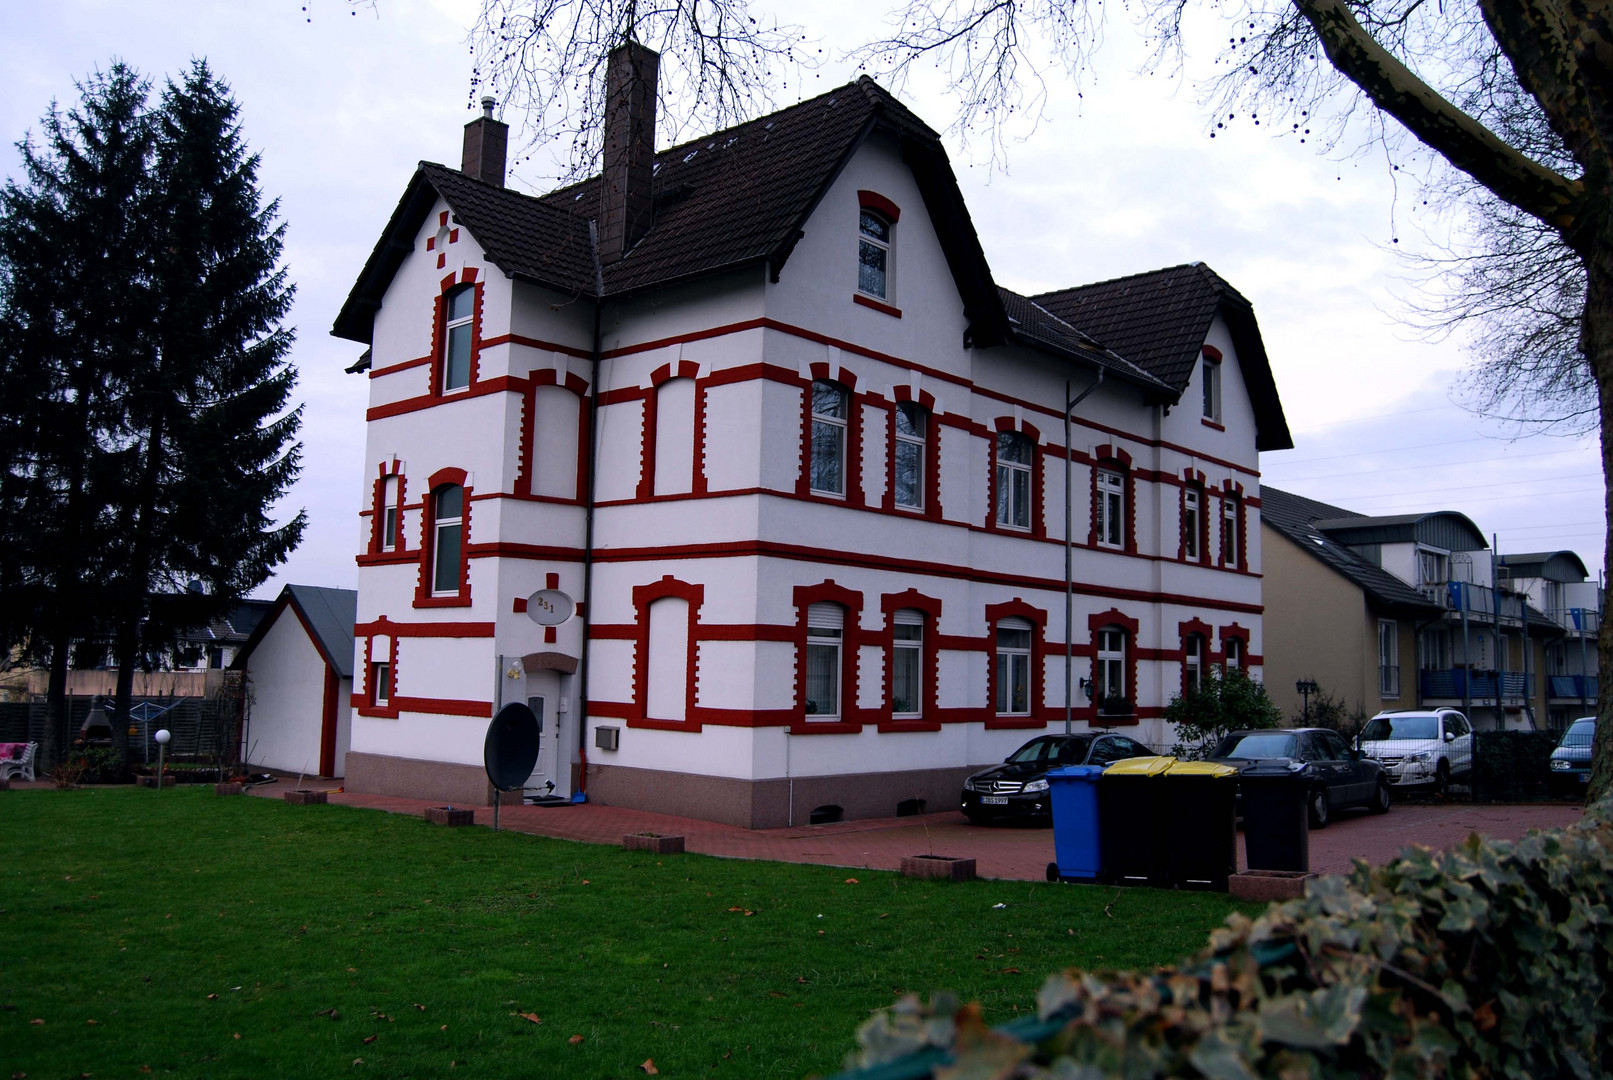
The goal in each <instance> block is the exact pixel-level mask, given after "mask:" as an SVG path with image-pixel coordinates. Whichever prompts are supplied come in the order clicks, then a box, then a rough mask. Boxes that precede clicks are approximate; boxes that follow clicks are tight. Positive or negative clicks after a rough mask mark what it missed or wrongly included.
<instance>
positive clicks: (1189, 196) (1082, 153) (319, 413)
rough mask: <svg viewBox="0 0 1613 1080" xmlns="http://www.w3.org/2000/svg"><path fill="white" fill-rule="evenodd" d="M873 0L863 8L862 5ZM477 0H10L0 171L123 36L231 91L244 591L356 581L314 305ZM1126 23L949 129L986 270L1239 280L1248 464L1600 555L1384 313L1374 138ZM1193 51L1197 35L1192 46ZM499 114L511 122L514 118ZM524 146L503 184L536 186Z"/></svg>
mask: <svg viewBox="0 0 1613 1080" xmlns="http://www.w3.org/2000/svg"><path fill="white" fill-rule="evenodd" d="M870 7H871V6H870V5H861V8H863V9H868V8H870ZM475 8H476V5H475V3H474V0H382V2H381V3H380V4H379V6H378V7H376V8H374V9H363V8H361V9H358V11H357V13H356V14H355V13H353V12H352V11H351V10H350V9H349V7H348V6H347V5H346V4H345V3H341V2H339V0H310V2H309V3H308V6H307V9H306V10H305V9H304V7H303V4H302V3H301V2H300V0H256V2H253V3H239V2H229V3H226V2H222V0H221V2H216V3H205V2H200V0H161V2H151V0H148V2H139V0H56V2H53V3H50V4H29V5H15V6H14V9H13V10H11V11H9V12H8V18H7V26H6V33H5V35H3V36H0V72H4V74H3V75H0V136H3V142H4V144H5V145H4V147H3V149H0V172H3V173H4V174H5V175H6V176H8V177H16V176H17V175H18V174H19V164H18V157H17V154H16V152H15V150H14V149H13V147H12V145H11V144H13V143H15V142H16V141H17V140H19V139H21V138H22V137H23V136H24V135H25V133H26V132H28V131H29V130H30V129H37V128H38V118H39V116H40V115H41V114H42V113H43V112H45V110H46V109H47V108H48V107H49V105H50V103H51V101H52V100H53V99H54V100H57V101H60V102H62V103H63V104H71V103H72V102H73V101H74V99H75V98H76V96H77V92H76V90H75V89H74V80H76V79H82V78H83V77H84V76H85V75H87V74H88V73H90V72H91V71H93V70H95V69H96V68H97V67H105V66H106V65H107V64H108V63H109V62H110V61H111V60H112V59H114V58H121V59H123V60H124V61H126V62H128V63H130V64H131V65H133V66H135V67H136V68H138V69H139V70H141V71H142V72H144V73H146V74H147V75H149V76H152V77H154V78H155V79H157V80H159V81H160V79H161V78H162V77H163V76H165V75H170V74H177V73H178V72H179V71H180V70H181V69H182V68H183V67H184V65H186V64H187V63H188V61H189V60H190V58H191V57H198V56H200V57H206V58H207V59H208V60H209V61H210V62H211V64H212V65H213V68H214V70H215V71H216V72H217V73H218V74H219V75H221V76H222V77H224V78H225V79H227V80H228V81H229V82H230V83H231V84H232V85H233V87H234V89H235V95H236V98H237V100H238V101H239V102H240V104H241V107H242V120H243V123H244V125H245V134H246V138H247V141H248V142H249V144H250V145H251V146H252V147H253V148H254V149H256V150H258V151H259V152H261V154H262V156H263V165H262V171H261V173H260V178H261V182H262V186H263V190H264V191H265V193H266V194H267V195H269V196H270V197H277V198H279V199H280V209H281V215H282V218H283V219H284V221H285V222H286V223H287V225H288V230H287V246H286V262H287V264H288V265H289V267H290V270H291V276H292V279H293V280H294V281H295V282H296V283H297V301H296V306H295V307H294V309H293V311H292V316H291V318H292V321H293V322H294V324H295V326H296V328H297V336H298V340H297V345H296V347H295V350H294V353H293V355H294V358H295V362H296V364H297V368H298V371H299V385H298V397H299V399H300V400H302V401H303V402H305V403H306V407H305V412H304V426H303V433H302V440H303V444H304V471H303V476H302V478H301V480H300V481H299V482H298V484H297V485H296V487H295V488H294V489H293V490H292V492H291V495H290V497H289V499H288V500H287V501H286V505H285V507H284V508H283V509H284V510H285V512H286V513H290V512H294V511H295V509H296V508H299V507H300V508H303V509H306V511H307V513H308V518H309V527H308V531H307V533H306V535H305V538H304V541H303V544H302V546H301V548H299V549H298V551H297V552H296V553H294V554H293V555H292V557H291V560H290V562H289V563H288V564H287V565H286V566H285V567H283V568H282V569H281V572H280V573H279V574H278V575H277V576H276V577H275V578H274V579H272V580H271V581H269V582H267V583H266V584H265V585H264V586H262V587H261V588H260V589H259V590H258V591H257V593H256V595H259V596H273V595H274V594H275V593H276V592H278V591H279V588H280V586H281V585H282V584H284V583H286V582H290V581H296V582H301V583H307V584H316V585H332V586H343V587H352V586H353V584H354V581H355V578H356V573H355V567H354V563H353V555H354V553H355V552H356V551H357V550H358V533H359V529H358V518H357V512H358V509H359V499H360V491H361V488H362V484H363V480H362V472H363V469H362V466H363V461H362V458H363V448H364V421H363V416H364V408H365V404H366V396H367V389H368V387H367V381H366V380H365V379H364V378H362V377H360V376H353V375H346V374H344V373H343V370H342V369H343V368H345V367H347V366H348V365H349V364H351V363H352V362H353V361H354V360H355V359H356V358H357V356H358V354H359V352H361V351H362V350H361V347H359V346H357V345H354V344H353V343H351V342H346V341H341V340H338V339H336V338H332V337H331V336H330V332H329V331H330V326H331V322H332V320H333V318H334V316H335V313H336V311H337V309H338V308H339V307H340V305H341V302H342V300H343V299H345V297H346V295H347V293H348V290H349V289H350V288H351V286H352V283H353V281H354V279H355V277H356V276H357V274H358V271H359V269H360V268H361V267H362V265H363V263H364V260H365V258H366V257H367V256H368V254H369V252H370V249H371V247H372V246H373V245H374V243H375V241H376V239H377V237H378V236H379V234H380V230H381V228H382V226H383V225H384V224H385V222H386V219H387V217H388V215H389V214H390V213H391V211H392V208H393V206H394V205H395V204H396V202H397V199H398V197H399V196H400V195H401V194H402V192H403V188H404V186H405V184H406V183H407V182H408V179H409V176H410V174H411V172H412V171H413V169H414V166H415V163H416V162H417V161H419V160H421V159H427V160H432V161H439V162H444V163H447V164H457V163H458V161H459V147H460V137H461V127H462V125H463V124H464V123H465V121H466V120H467V119H469V118H470V115H471V114H470V113H469V112H468V111H467V105H468V103H469V101H470V97H471V94H470V82H469V80H470V56H469V51H468V47H467V45H466V41H465V34H466V29H467V27H468V25H469V23H470V20H471V18H472V15H473V14H474V11H475ZM790 17H791V18H793V19H796V20H801V21H803V22H807V23H808V29H809V31H810V32H811V33H812V34H814V35H815V36H818V37H821V38H822V40H823V44H824V47H825V56H826V57H827V58H828V59H827V61H826V63H825V65H824V67H823V68H822V69H821V70H820V71H819V72H817V73H815V74H814V75H812V76H810V77H809V78H808V79H807V80H806V82H805V85H804V86H800V87H798V86H793V85H792V86H790V87H789V88H788V89H786V90H783V91H780V92H779V95H778V100H779V103H780V104H787V103H789V102H791V101H794V100H796V99H797V95H798V94H799V93H801V92H803V91H804V93H805V94H807V95H811V94H815V93H818V92H820V91H821V90H824V89H828V88H829V87H831V86H833V85H836V84H838V83H840V82H845V81H848V80H849V79H850V78H852V77H854V75H855V72H854V70H853V69H852V68H851V66H850V65H849V64H847V63H845V62H842V61H840V60H839V59H838V56H839V52H840V50H841V49H842V48H844V47H846V46H849V45H852V44H855V43H856V42H857V41H858V40H859V39H860V38H861V37H865V36H867V35H868V34H870V33H872V32H876V31H877V29H878V24H877V22H873V21H870V19H869V17H868V16H865V15H863V14H862V13H861V12H860V10H859V6H858V5H855V4H852V3H836V4H814V5H813V6H812V7H811V8H810V9H808V8H806V7H805V6H804V5H798V6H796V7H795V8H794V9H793V11H792V13H791V15H790ZM1137 58H1138V52H1137V46H1136V44H1135V41H1134V39H1133V38H1132V36H1131V35H1130V34H1129V32H1128V31H1127V29H1126V27H1125V26H1123V25H1122V26H1111V28H1110V31H1109V33H1108V35H1107V40H1106V44H1105V47H1104V51H1103V52H1102V53H1101V54H1100V59H1101V66H1100V67H1099V68H1098V69H1097V70H1096V72H1095V74H1094V78H1093V80H1092V81H1090V82H1089V83H1088V84H1087V85H1086V86H1085V87H1084V88H1083V91H1084V92H1083V94H1082V96H1080V97H1077V96H1076V95H1075V93H1074V92H1073V90H1072V89H1071V88H1070V87H1068V85H1067V84H1066V83H1064V82H1062V81H1060V80H1057V79H1054V80H1052V82H1051V87H1052V90H1053V92H1052V94H1051V95H1050V98H1049V103H1048V112H1047V115H1046V118H1045V120H1044V121H1043V123H1042V124H1041V125H1040V127H1039V128H1038V129H1037V130H1036V131H1035V132H1034V133H1033V134H1031V135H1030V136H1029V137H1028V138H1027V139H1026V140H1025V141H1023V142H1018V143H1015V144H1012V145H1011V146H1010V147H1009V156H1008V160H1007V172H1006V173H1005V172H1002V171H993V170H992V169H990V168H988V167H986V166H985V165H984V164H982V163H981V162H979V161H976V160H973V159H972V157H971V155H970V154H969V153H968V152H965V151H963V150H961V149H959V146H958V139H957V138H956V136H955V134H954V133H951V132H948V134H947V144H948V147H949V150H951V151H952V153H953V158H954V167H955V170H956V172H957V173H958V175H959V178H960V180H961V181H962V183H963V187H964V196H965V198H966V199H967V200H968V203H969V206H970V209H971V212H972V214H973V216H974V222H975V227H976V229H977V230H978V231H979V234H980V239H981V242H982V244H983V246H984V248H985V251H986V255H987V258H988V259H989V260H990V262H991V266H992V271H993V273H994V275H995V276H996V278H997V280H998V281H999V282H1000V283H1002V284H1003V285H1005V286H1007V287H1009V288H1012V289H1016V290H1018V291H1020V292H1027V293H1030V292H1038V291H1042V290H1046V289H1052V288H1058V287H1063V286H1070V285H1077V284H1082V283H1086V282H1091V281H1099V280H1103V279H1106V278H1111V277H1117V276H1120V275H1124V274H1130V273H1136V272H1138V271H1142V270H1150V269H1155V268H1158V267H1163V266H1171V265H1175V264H1178V263H1184V262H1192V261H1203V262H1206V263H1208V264H1209V265H1210V266H1211V267H1213V268H1214V269H1215V270H1216V271H1217V272H1218V273H1220V274H1221V275H1222V276H1223V277H1225V278H1226V279H1227V280H1228V281H1230V282H1231V283H1232V284H1233V285H1234V286H1235V287H1236V288H1238V289H1239V290H1240V291H1241V292H1242V293H1243V294H1244V295H1245V296H1247V297H1248V298H1249V299H1250V301H1251V302H1253V304H1254V308H1255V314H1256V316H1257V318H1258V319H1259V321H1260V327H1261V332H1262V335H1263V336H1264V339H1265V343H1266V349H1267V352H1268V353H1269V354H1270V357H1271V361H1272V367H1273V369H1274V371H1275V374H1276V379H1277V387H1278V390H1279V391H1280V392H1281V394H1282V401H1283V408H1284V410H1285V412H1286V414H1287V417H1288V423H1289V427H1290V429H1291V430H1292V432H1293V436H1294V449H1293V450H1288V451H1283V452H1281V453H1274V454H1267V455H1264V456H1263V458H1262V462H1261V468H1262V471H1263V481H1264V482H1265V483H1269V484H1271V485H1274V486H1277V487H1282V488H1285V489H1287V490H1290V491H1294V492H1297V493H1299V494H1302V495H1306V496H1309V497H1311V498H1315V499H1321V500H1324V501H1326V502H1331V503H1335V504H1337V505H1340V506H1343V507H1346V508H1349V509H1352V510H1358V511H1360V512H1362V513H1374V514H1376V513H1400V512H1408V511H1414V510H1445V509H1449V510H1459V511H1461V512H1463V513H1466V514H1467V515H1468V516H1469V517H1471V518H1472V519H1473V520H1474V522H1475V523H1476V524H1477V525H1478V526H1479V528H1480V529H1481V530H1482V531H1483V532H1484V533H1485V534H1486V535H1488V534H1490V533H1496V534H1498V535H1499V549H1500V551H1501V552H1502V553H1503V554H1504V553H1507V552H1522V551H1536V550H1542V549H1544V550H1556V549H1559V548H1568V549H1572V550H1574V551H1577V552H1578V553H1579V554H1580V555H1581V557H1582V558H1583V559H1584V560H1585V562H1586V565H1587V566H1588V567H1590V569H1591V571H1592V574H1593V575H1594V574H1595V573H1597V572H1598V571H1599V569H1600V567H1601V565H1602V545H1603V528H1604V522H1603V514H1602V510H1601V506H1602V499H1601V495H1600V492H1601V483H1602V479H1601V470H1600V467H1599V456H1598V453H1597V451H1596V448H1595V441H1594V439H1590V438H1568V439H1565V438H1560V437H1543V436H1536V437H1532V438H1526V439H1521V440H1517V441H1509V439H1508V438H1507V436H1508V435H1509V434H1511V433H1510V432H1509V431H1507V430H1505V429H1503V428H1501V427H1500V426H1498V425H1495V424H1492V423H1486V422H1483V421H1480V420H1477V419H1475V418H1474V417H1473V416H1472V415H1471V414H1469V413H1467V412H1466V411H1464V410H1463V409H1461V408H1460V407H1458V406H1457V405H1456V404H1455V403H1454V402H1455V401H1456V400H1459V399H1460V396H1461V395H1460V394H1459V392H1458V389H1457V382H1458V379H1459V378H1460V376H1461V374H1462V372H1463V370H1464V368H1465V366H1466V364H1467V358H1466V356H1465V354H1464V352H1463V351H1462V348H1461V344H1460V342H1456V341H1447V342H1443V343H1430V342H1428V341H1426V340H1423V339H1422V338H1420V337H1419V336H1418V335H1417V334H1416V333H1415V332H1413V331H1412V330H1410V329H1408V328H1407V326H1406V325H1405V321H1404V316H1405V312H1406V304H1405V297H1406V296H1408V295H1409V287H1408V286H1407V285H1406V284H1404V279H1405V278H1406V277H1407V276H1408V267H1407V266H1406V265H1405V264H1404V263H1403V262H1401V261H1400V260H1399V259H1398V258H1397V256H1396V254H1395V251H1394V246H1395V245H1394V244H1393V241H1394V240H1395V239H1396V238H1397V237H1398V238H1400V240H1401V244H1402V246H1407V245H1411V244H1413V243H1415V242H1416V241H1417V239H1418V237H1419V236H1420V234H1421V226H1422V224H1423V223H1422V222H1421V221H1420V220H1419V218H1418V214H1419V213H1426V211H1423V210H1422V208H1421V205H1420V202H1419V201H1418V198H1417V197H1415V196H1414V194H1413V192H1412V190H1411V189H1410V188H1408V187H1407V186H1406V185H1405V183H1404V182H1402V184H1401V186H1400V187H1399V190H1398V193H1397V190H1396V187H1395V185H1394V183H1393V180H1394V179H1395V176H1394V174H1392V173H1391V171H1390V169H1389V168H1388V166H1387V165H1386V164H1385V163H1384V159H1383V158H1382V157H1381V156H1378V157H1372V156H1370V155H1369V156H1367V157H1366V158H1364V159H1362V160H1343V161H1341V160H1338V159H1337V158H1328V157H1325V156H1322V155H1319V154H1318V153H1317V152H1316V146H1315V144H1314V142H1312V143H1308V144H1305V145H1301V144H1300V143H1299V142H1298V141H1297V140H1296V139H1291V138H1274V137H1272V134H1271V132H1270V129H1269V127H1267V128H1256V127H1253V126H1249V125H1246V124H1245V125H1235V126H1234V127H1233V128H1232V129H1231V130H1229V131H1226V132H1222V133H1221V134H1220V136H1219V137H1217V138H1215V139H1213V140H1212V139H1211V138H1209V136H1208V130H1209V128H1210V127H1211V126H1212V125H1211V124H1210V123H1209V122H1208V120H1207V117H1206V114H1205V111H1204V110H1203V109H1202V108H1201V107H1200V106H1199V105H1198V104H1197V101H1196V98H1195V96H1194V94H1193V92H1192V90H1191V88H1190V87H1183V86H1181V85H1179V84H1178V83H1177V82H1173V81H1171V80H1169V79H1165V78H1161V77H1157V76H1154V77H1150V76H1135V75H1134V74H1133V70H1134V68H1135V64H1136V61H1137ZM1209 59H1211V58H1210V57H1209V56H1207V55H1206V56H1195V57H1193V60H1194V61H1195V62H1197V63H1200V64H1202V63H1205V62H1207V61H1208V60H1209ZM904 97H905V100H906V101H907V104H908V105H909V106H910V107H912V108H913V109H914V110H915V111H916V112H918V113H919V115H920V116H922V117H924V118H925V119H926V120H928V121H929V122H930V124H931V125H932V126H934V127H936V128H938V129H943V128H947V127H948V125H949V123H950V118H951V109H952V106H951V102H950V101H949V100H948V99H946V98H945V97H944V96H942V95H941V94H940V93H938V92H936V88H930V87H924V86H919V85H915V86H914V87H912V88H911V90H910V91H909V92H908V93H907V94H905V95H904ZM504 119H506V120H508V121H510V122H511V123H512V124H515V125H516V126H517V127H518V126H519V124H520V118H519V117H517V116H505V117H504ZM542 158H543V156H542V154H541V153H539V154H538V155H536V156H535V157H534V159H533V161H532V163H531V164H528V165H523V166H522V167H521V169H519V170H517V172H516V173H515V176H514V178H513V180H512V186H515V187H518V188H524V189H526V190H535V189H539V188H541V187H543V186H544V185H545V174H546V172H547V171H548V170H547V167H546V164H545V163H544V161H543V159H542Z"/></svg>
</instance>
